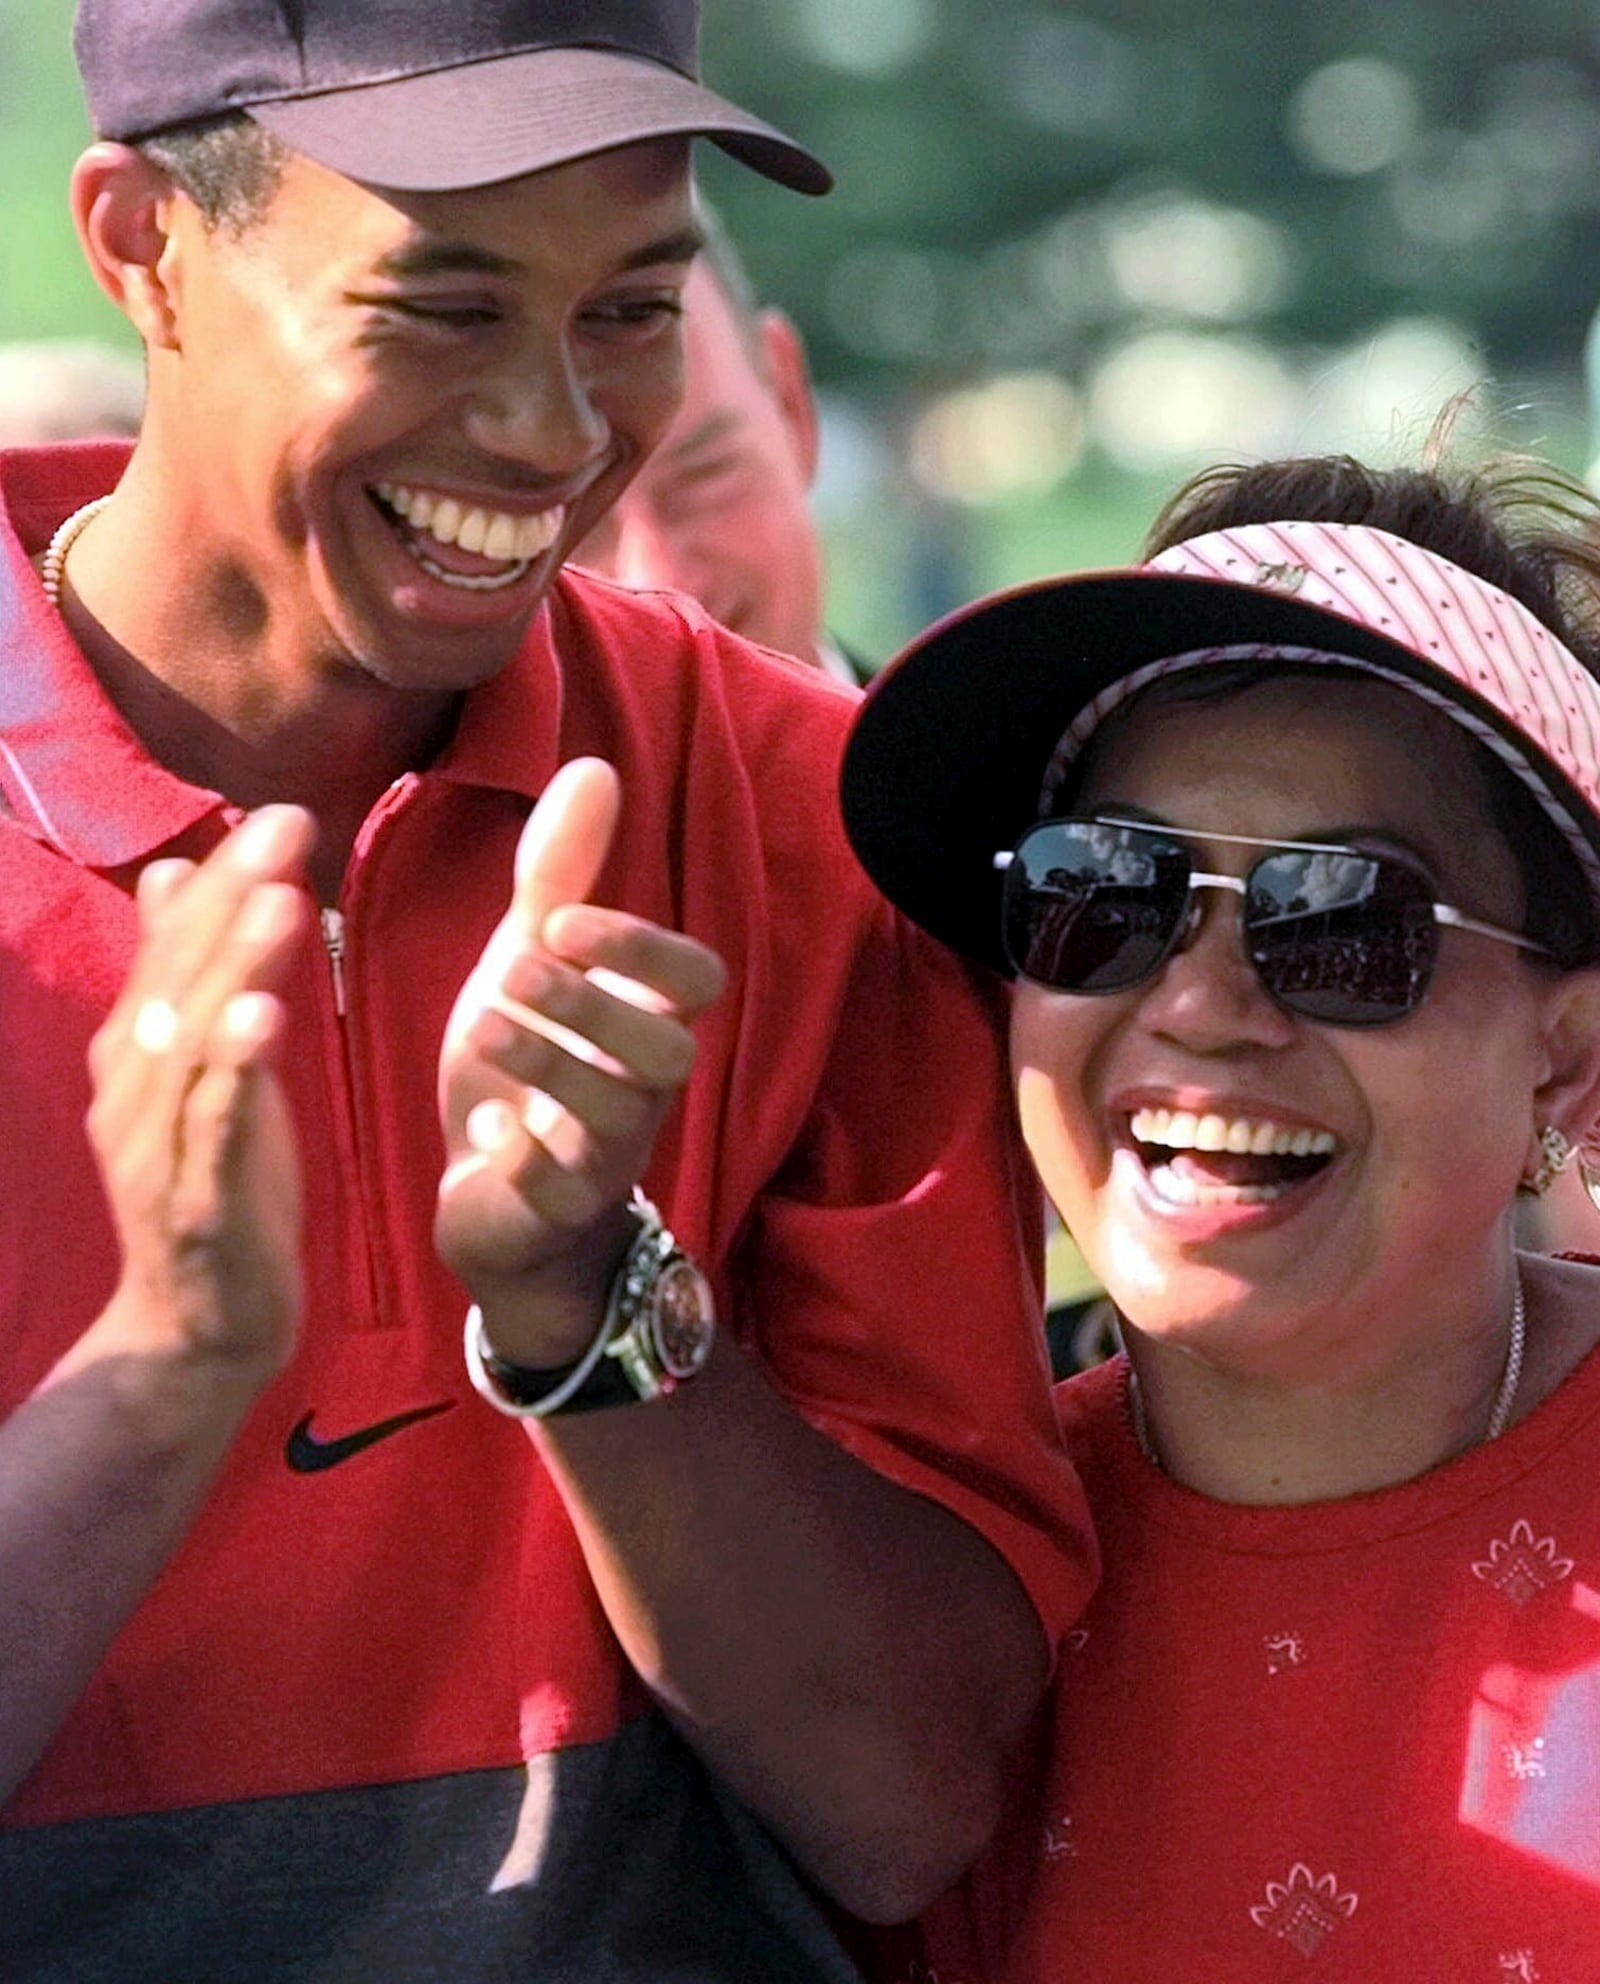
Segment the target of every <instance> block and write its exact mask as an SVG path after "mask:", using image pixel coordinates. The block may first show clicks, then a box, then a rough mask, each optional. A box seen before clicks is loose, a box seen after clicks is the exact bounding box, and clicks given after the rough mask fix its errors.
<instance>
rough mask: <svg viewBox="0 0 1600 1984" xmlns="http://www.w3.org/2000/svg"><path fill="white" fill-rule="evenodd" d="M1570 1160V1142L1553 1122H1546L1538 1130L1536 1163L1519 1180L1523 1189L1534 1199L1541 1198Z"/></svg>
mask: <svg viewBox="0 0 1600 1984" xmlns="http://www.w3.org/2000/svg"><path fill="white" fill-rule="evenodd" d="M1571 1161H1572V1144H1571V1142H1570V1141H1569V1140H1568V1138H1567V1136H1566V1135H1565V1133H1564V1132H1563V1131H1561V1130H1558V1129H1557V1128H1556V1126H1555V1124H1554V1123H1546V1124H1545V1126H1544V1128H1543V1129H1542V1130H1541V1131H1540V1132H1539V1162H1538V1165H1537V1167H1536V1168H1535V1169H1534V1171H1533V1172H1532V1174H1531V1175H1530V1174H1529V1173H1527V1172H1524V1173H1523V1176H1522V1178H1521V1180H1520V1183H1521V1186H1522V1189H1523V1191H1525V1192H1531V1193H1532V1195H1533V1196H1534V1198H1536V1199H1542V1198H1543V1197H1544V1195H1545V1193H1546V1192H1548V1191H1549V1189H1550V1187H1551V1186H1552V1185H1553V1184H1554V1183H1555V1182H1556V1180H1557V1179H1558V1178H1559V1177H1560V1176H1561V1174H1562V1172H1563V1171H1565V1170H1566V1168H1567V1166H1568V1164H1570V1163H1571Z"/></svg>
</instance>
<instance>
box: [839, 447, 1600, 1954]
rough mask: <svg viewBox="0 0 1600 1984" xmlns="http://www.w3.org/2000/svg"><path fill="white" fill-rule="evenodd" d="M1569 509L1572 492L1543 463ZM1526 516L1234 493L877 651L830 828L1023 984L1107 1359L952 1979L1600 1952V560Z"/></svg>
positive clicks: (1441, 491)
mask: <svg viewBox="0 0 1600 1984" xmlns="http://www.w3.org/2000/svg"><path fill="white" fill-rule="evenodd" d="M1545 487H1546V488H1548V485H1545ZM1539 494H1540V492H1539V491H1538V490H1537V489H1536V490H1533V491H1531V492H1530V491H1529V490H1528V489H1527V488H1522V489H1520V490H1519V489H1517V488H1513V487H1509V486H1507V485H1506V484H1505V483H1504V482H1503V481H1502V480H1497V479H1496V478H1495V477H1494V476H1492V475H1484V476H1480V477H1478V478H1476V479H1474V478H1465V479H1457V480H1455V481H1450V480H1448V479H1447V478H1445V477H1443V476H1442V475H1439V474H1437V473H1426V474H1419V473H1399V472H1396V473H1391V474H1376V473H1373V472H1369V471H1367V470H1365V469H1363V468H1361V467H1360V466H1359V465H1358V464H1356V463H1353V462H1350V461H1347V460H1334V461H1320V462H1302V463H1285V464H1275V465H1268V466H1266V467H1264V468H1257V469H1251V470H1242V471H1227V472H1219V473H1215V474H1213V475H1211V476H1208V477H1206V478H1203V479H1202V480H1201V481H1200V482H1199V483H1198V484H1196V485H1194V486H1192V487H1191V489H1190V490H1189V491H1187V492H1185V493H1184V495H1182V496H1181V497H1180V498H1178V499H1177V500H1176V502H1175V503H1174V505H1173V506H1171V507H1170V509H1169V511H1168V513H1167V515H1166V517H1165V518H1164V520H1163V523H1162V525H1161V526H1160V527H1159V537H1158V543H1157V550H1158V552H1159V555H1157V556H1155V557H1154V558H1153V560H1152V562H1151V563H1150V564H1148V565H1147V566H1145V567H1143V568H1141V569H1140V570H1138V571H1135V572H1125V573H1116V574H1099V575H1090V576H1086V577H1079V578H1066V579H1058V580H1054V581H1051V582H1049V583H1046V584H1044V585H1040V586H1035V587H1032V588H1028V589H1025V590H1023V591H1021V592H1018V593H1013V594H1010V595H1006V596H1002V597H999V598H996V599H992V600H988V601H985V602H981V603H980V604H979V605H978V606H976V607H974V608H971V609H968V610H967V611H966V612H964V613H962V614H959V615H957V616H956V617H955V618H954V619H952V620H950V621H947V622H945V623H944V624H943V625H942V626H940V627H937V628H935V629H934V630H933V631H932V632H931V633H930V634H929V635H927V636H925V637H924V638H923V639H922V640H920V641H919V642H918V643H916V644H915V645H914V646H913V647H912V649H911V650H910V651H909V652H908V653H907V654H906V655H905V656H904V657H902V658H901V660H900V661H899V662H898V664H897V665H895V666H894V667H893V668H891V669H890V670H889V671H888V672H887V673H886V675H885V676H884V678H883V679H882V681H881V683H880V685H879V686H878V687H877V688H876V689H875V690H874V692H873V694H872V695H871V696H870V697H869V699H868V702H867V704H866V706H865V707H864V709H863V711H862V713H861V716H860V718H859V720H858V725H857V729H856V732H855V736H854V738H853V741H852V745H851V750H850V754H849V757H848V760H847V764H846V770H845V783H844V795H845V810H846V817H847V820H848V822H849V825H850V830H851V835H852V838H853V840H854V843H855V845H856V848H857V850H858V852H859V853H860V855H861V857H862V859H863V860H864V862H865V864H866V866H867V868H868V870H869V872H870V873H871V874H872V875H873V876H874V878H875V879H876V880H877V882H878V884H879V886H880V887H881V888H883V890H884V891H885V893H886V894H888V895H889V896H890V897H891V898H892V899H893V900H894V901H895V902H897V903H898V904H899V905H900V906H901V908H903V909H904V910H906V911H907V912H908V913H909V914H910V915H911V916H912V917H913V918H915V919H916V920H917V921H918V922H920V923H922V924H923V925H924V926H925V927H926V928H927V929H929V930H930V931H932V932H934V933H935V934H936V935H938V936H939V937H941V938H943V939H944V940H945V941H947V942H948V943H950V944H952V945H953V946H954V947H955V948H957V949H958V950H961V951H963V952H965V953H967V954H968V955H969V956H972V957H975V958H978V959H980V960H982V961H985V962H987V963H990V964H992V965H995V966H996V967H998V968H999V969H1001V970H1003V971H1006V972H1007V973H1008V974H1009V975H1011V976H1013V977H1014V978H1015V979H1016V981H1017V989H1016V998H1015V1005H1014V1011H1013V1021H1012V1060H1013V1071H1014V1076H1015V1084H1016V1093H1017V1100H1018V1106H1019V1109H1020V1112H1021V1117H1022V1122H1023V1126H1024V1130H1025V1133H1026V1135H1027V1138H1028V1142H1029V1146H1030V1148H1031V1150H1032V1153H1033V1156H1034V1159H1035V1162H1036V1163H1037V1165H1038V1168H1039V1170H1040V1172H1041V1174H1042V1176H1043V1179H1044V1182H1045V1185H1046V1187H1047V1189H1048V1191H1049V1192H1050V1195H1051V1197H1052V1198H1053V1199H1054V1201H1055V1203H1056V1205H1057V1206H1058V1208H1059V1209H1060V1211H1061V1213H1062V1216H1063V1218H1064V1219H1065V1221H1066V1223H1067V1224H1068V1226H1069V1227H1070V1228H1071V1230H1072V1232H1073V1234H1074V1236H1075V1237H1076V1239H1077V1241H1078V1243H1079V1244H1080V1246H1081V1247H1082V1249H1083V1252H1084V1254H1085V1256H1086V1258H1087V1259H1088V1261H1089V1263H1090V1265H1091V1266H1092V1267H1093V1268H1094V1269H1095V1271H1096V1272H1097V1273H1098V1274H1099V1275H1100V1276H1101V1277H1102V1278H1103V1280H1104V1282H1105V1284H1106V1287H1107V1289H1108V1290H1109V1292H1110V1295H1111V1297H1112V1299H1113V1300H1114V1301H1115V1303H1116V1306H1117V1309H1118V1311H1119V1313H1120V1316H1121V1318H1122V1324H1123V1335H1124V1339H1125V1344H1126V1355H1125V1356H1119V1357H1117V1358H1115V1359H1114V1360H1112V1361H1111V1362H1110V1363H1109V1364H1106V1365H1104V1366H1102V1367H1100V1368H1099V1369H1097V1370H1094V1371H1091V1372H1088V1373H1086V1374H1085V1375H1084V1376H1082V1377H1080V1378H1077V1379H1074V1380H1072V1381H1071V1382H1070V1383H1069V1384H1067V1385H1066V1386H1064V1387H1063V1388H1062V1392H1061V1396H1060V1405H1061V1413H1062V1418H1063V1423H1064V1426H1065V1429H1066V1432H1067V1436H1068V1439H1069V1441H1070V1443H1071V1446H1072V1448H1073V1451H1074V1454H1075V1456H1076V1458H1077V1460H1078V1463H1079V1465H1080V1467H1081V1469H1082V1472H1083V1475H1084V1478H1085V1482H1086V1485H1087V1487H1088V1489H1089V1492H1090V1498H1091V1502H1092V1504H1093V1506H1094V1508H1095V1511H1096V1515H1097V1521H1098V1525H1099V1529H1100V1535H1101V1541H1102V1546H1103V1551H1104V1558H1105V1566H1106V1568H1105V1576H1104V1583H1103V1586H1102V1588H1101V1591H1100V1593H1099V1595H1098V1596H1097V1597H1096V1599H1095V1601H1094V1602H1093V1604H1092V1606H1091V1608H1090V1610H1089V1612H1088V1613H1087V1614H1086V1615H1085V1618H1084V1620H1083V1622H1082V1628H1081V1630H1080V1632H1079V1633H1078V1634H1077V1635H1076V1636H1075V1638H1074V1641H1073V1643H1072V1645H1071V1646H1070V1648H1069V1650H1068V1651H1067V1652H1066V1653H1065V1654H1064V1655H1063V1658H1062V1663H1061V1668H1060V1673H1059V1680H1058V1686H1057V1689H1056V1694H1055V1706H1054V1709H1053V1711H1052V1713H1053V1718H1054V1720H1053V1727H1052V1728H1051V1729H1050V1730H1049V1732H1048V1741H1047V1743H1046V1745H1045V1752H1044V1758H1045V1760H1044V1762H1043V1764H1042V1766H1041V1768H1040V1770H1039V1772H1038V1773H1037V1775H1036V1778H1035V1781H1034V1782H1033V1783H1032V1784H1031V1785H1030V1786H1029V1788H1028V1789H1027V1791H1026V1792H1025V1793H1023V1794H1019V1798H1018V1801H1017V1804H1016V1807H1015V1809H1014V1811H1013V1814H1012V1818H1011V1821H1010V1822H1009V1823H1008V1825H1007V1827H1006V1829H1005V1830H1004V1831H1003V1833H1002V1835H1001V1837H1000V1838H999V1839H998V1840H997V1841H996V1843H995V1845H994V1847H993V1849H992V1850H991V1852H990V1854H989V1856H988V1858H987V1860H986V1861H985V1863H984V1864H983V1865H982V1866H981V1867H980V1868H979V1870H978V1872H977V1874H976V1875H975V1876H974V1878H973V1880H972V1881H971V1882H970V1883H969V1884H968V1885H967V1887H966V1888H965V1889H963V1890H962V1891H960V1892H958V1893H957V1894H956V1895H955V1896H952V1897H950V1898H949V1899H948V1900H947V1901H946V1902H944V1903H942V1904H941V1905H940V1907H939V1908H938V1909H937V1910H935V1912H934V1914H933V1916H932V1917H931V1918H930V1919H929V1921H928V1922H927V1924H926V1925H925V1944H924V1947H923V1948H922V1950H921V1952H920V1953H919V1955H918V1956H917V1958H916V1960H915V1962H914V1963H911V1964H909V1965H908V1964H907V1963H906V1961H905V1959H904V1958H902V1959H900V1960H899V1962H898V1963H897V1965H896V1966H895V1967H894V1968H893V1969H892V1970H891V1971H890V1973H889V1974H892V1975H900V1976H923V1977H929V1978H932V1977H936V1978H937V1979H938V1984H980V1981H981V1980H998V1979H1004V1980H1007V1984H1020V1980H1027V1981H1028V1984H1057V1980H1065V1979H1068V1978H1072V1979H1077V1978H1084V1979H1092V1980H1094V1984H1135V1980H1136V1981H1137V1984H1150V1980H1156V1979H1167V1978H1172V1979H1183V1980H1185V1981H1186V1984H1187V1981H1188V1980H1195V1981H1196V1984H1254V1981H1255V1980H1263V1984H1265V1980H1268V1979H1271V1980H1277V1979H1283V1978H1296V1977H1301V1976H1307V1977H1315V1976H1322V1977H1326V1978H1330V1979H1338V1980H1341V1984H1345V1981H1346V1980H1352V1981H1354V1984H1376V1980H1380V1979H1382V1980H1387V1979H1391V1978H1393V1979H1404V1980H1405V1981H1406V1984H1479V1980H1481V1984H1503V1980H1508V1979H1510V1980H1531V1979H1535V1978H1537V1979H1543V1980H1546V1984H1555V1981H1556V1980H1562V1984H1569V1981H1570V1980H1577V1979H1580V1978H1581V1979H1586V1980H1594V1979H1597V1978H1600V1357H1597V1356H1595V1355H1593V1354H1591V1353H1592V1352H1593V1350H1594V1347H1595V1344H1596V1342H1597V1340H1600V1276H1597V1274H1596V1272H1595V1270H1594V1269H1593V1268H1591V1267H1588V1266H1583V1265H1578V1264H1574V1263H1571V1262H1564V1261H1553V1260H1545V1259H1538V1258H1534V1257H1528V1258H1520V1257H1519V1256H1518V1255H1517V1253H1516V1251H1515V1248H1514V1244H1513V1226H1514V1219H1515V1214H1516V1210H1517V1205H1518V1200H1519V1196H1520V1195H1522V1194H1525V1193H1527V1192H1529V1191H1532V1192H1538V1191H1542V1190H1543V1189H1545V1188H1546V1186H1547V1185H1548V1184H1549V1182H1550V1180H1551V1179H1552V1178H1553V1177H1554V1176H1555V1175H1556V1173H1557V1172H1558V1171H1559V1170H1560V1169H1561V1168H1562V1165H1563V1164H1564V1162H1565V1160H1566V1158H1567V1156H1568V1154H1569V1153H1570V1151H1571V1148H1572V1146H1573V1145H1575V1144H1576V1143H1577V1141H1578V1140H1579V1138H1580V1137H1581V1136H1582V1135H1583V1133H1584V1132H1585V1130H1586V1129H1587V1128H1588V1126H1589V1125H1590V1124H1591V1123H1592V1122H1593V1121H1594V1120H1595V1118H1596V1116H1597V1114H1600V971H1597V969H1596V968H1595V966H1596V960H1597V959H1600V689H1597V687H1596V684H1595V681H1594V679H1593V678H1592V675H1591V673H1590V670H1589V668H1588V667H1587V666H1586V665H1585V662H1584V661H1580V659H1579V658H1578V653H1577V652H1574V649H1577V650H1579V651H1581V652H1582V653H1583V654H1584V655H1585V656H1586V657H1587V656H1588V655H1589V653H1590V652H1591V648H1590V643H1589V636H1588V634H1587V632H1586V630H1585V628H1584V624H1583V612H1584V610H1585V609H1583V608H1582V607H1581V605H1580V603H1579V602H1580V601H1581V599H1582V597H1583V595H1584V591H1585V589H1586V588H1587V587H1589V586H1591V585H1592V584H1593V583H1594V572H1593V561H1592V558H1591V556H1590V554H1589V553H1587V552H1586V551H1585V550H1584V549H1583V546H1582V543H1581V540H1580V539H1579V538H1578V536H1577V535H1576V533H1575V532H1572V531H1571V530H1569V529H1566V528H1564V524H1563V519H1562V518H1561V517H1560V516H1559V515H1555V514H1552V512H1551V511H1550V510H1549V509H1548V508H1546V509H1544V510H1543V511H1541V510H1540V508H1539V502H1538V497H1539Z"/></svg>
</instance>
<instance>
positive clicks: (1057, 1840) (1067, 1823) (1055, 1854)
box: [1044, 1813, 1078, 1860]
mask: <svg viewBox="0 0 1600 1984" xmlns="http://www.w3.org/2000/svg"><path fill="white" fill-rule="evenodd" d="M1077 1850H1078V1847H1077V1842H1076V1841H1075V1840H1074V1839H1073V1837H1072V1819H1071V1817H1070V1815H1068V1814H1067V1813H1063V1814H1062V1815H1061V1817H1060V1818H1059V1819H1051V1820H1049V1821H1048V1822H1047V1823H1046V1825H1045V1829H1044V1857H1045V1858H1046V1859H1047V1860H1067V1859H1070V1858H1071V1857H1072V1856H1073V1855H1074V1854H1075V1853H1076V1852H1077Z"/></svg>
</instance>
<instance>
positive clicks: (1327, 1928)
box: [1250, 1860, 1357, 1956]
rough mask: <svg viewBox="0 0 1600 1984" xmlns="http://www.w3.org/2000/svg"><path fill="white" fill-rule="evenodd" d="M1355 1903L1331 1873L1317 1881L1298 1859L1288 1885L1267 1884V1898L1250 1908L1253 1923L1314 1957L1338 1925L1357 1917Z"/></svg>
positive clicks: (1281, 1883) (1275, 1882) (1282, 1883)
mask: <svg viewBox="0 0 1600 1984" xmlns="http://www.w3.org/2000/svg"><path fill="white" fill-rule="evenodd" d="M1356 1900H1357V1897H1356V1896H1355V1895H1353V1894H1340V1892H1339V1883H1338V1881H1337V1880H1335V1878H1334V1877H1333V1875H1332V1874H1324V1875H1323V1876H1322V1878H1321V1880H1318V1879H1317V1878H1316V1877H1315V1876H1314V1875H1313V1873H1312V1871H1311V1869H1310V1868H1309V1867H1308V1866H1307V1865H1306V1864H1305V1862H1304V1861H1303V1860H1297V1861H1296V1862H1295V1864H1294V1866H1293V1867H1292V1868H1291V1869H1290V1872H1289V1878H1288V1880H1287V1881H1286V1882H1279V1881H1268V1883H1267V1898H1266V1900H1265V1901H1264V1902H1258V1903H1257V1905H1256V1906H1255V1907H1254V1908H1252V1909H1251V1911H1250V1920H1251V1921H1252V1922H1254V1923H1255V1925H1256V1927H1257V1928H1258V1929H1266V1930H1267V1931H1269V1932H1270V1933H1271V1934H1272V1935H1274V1936H1281V1937H1282V1938H1283V1939H1284V1941H1285V1942H1287V1943H1292V1944H1293V1945H1294V1947H1295V1948H1296V1949H1297V1950H1298V1951H1299V1952H1300V1954H1301V1955H1302V1956H1315V1955H1316V1953H1317V1951H1318V1950H1319V1949H1321V1947H1322V1945H1323V1943H1324V1942H1325V1941H1326V1940H1327V1938H1328V1937H1329V1936H1330V1935H1332V1933H1333V1931H1334V1930H1335V1929H1337V1928H1338V1926H1339V1924H1340V1923H1341V1922H1348V1921H1349V1919H1350V1917H1351V1916H1352V1915H1354V1914H1355V1912H1356Z"/></svg>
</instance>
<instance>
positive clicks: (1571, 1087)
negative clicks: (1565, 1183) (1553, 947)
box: [1530, 966, 1600, 1147]
mask: <svg viewBox="0 0 1600 1984" xmlns="http://www.w3.org/2000/svg"><path fill="white" fill-rule="evenodd" d="M1543 1047H1544V1052H1543V1060H1542V1066H1541V1069H1540V1081H1539V1085H1538V1087H1537V1088H1536V1089H1535V1090H1534V1092H1533V1126H1532V1130H1531V1132H1530V1138H1531V1143H1532V1144H1536V1143H1537V1141H1538V1137H1539V1133H1540V1131H1541V1130H1543V1129H1544V1127H1545V1125H1546V1124H1553V1125H1554V1127H1555V1128H1556V1129H1558V1130H1559V1131H1561V1133H1562V1135H1563V1136H1565V1137H1566V1139H1567V1141H1568V1142H1569V1143H1571V1144H1573V1145H1576V1144H1578V1143H1580V1142H1581V1141H1582V1140H1583V1138H1584V1136H1585V1135H1586V1134H1587V1133H1588V1132H1589V1130H1590V1129H1591V1128H1592V1127H1593V1126H1594V1125H1595V1123H1596V1122H1600V966H1596V967H1593V968H1589V969H1585V970H1583V971H1568V972H1564V973H1563V974H1562V975H1561V977H1560V978H1559V979H1558V980H1557V981H1556V982H1555V984H1554V985H1553V986H1552V987H1551V992H1550V998H1549V1002H1548V1004H1547V1006H1546V1008H1545V1026H1544V1043H1543ZM1530 1147H1531V1146H1530Z"/></svg>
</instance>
